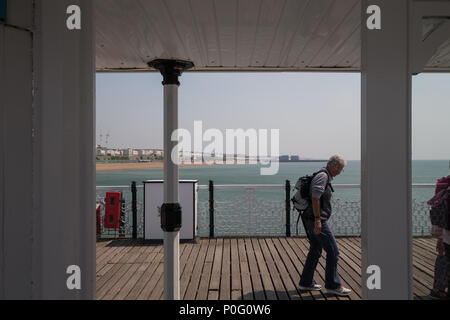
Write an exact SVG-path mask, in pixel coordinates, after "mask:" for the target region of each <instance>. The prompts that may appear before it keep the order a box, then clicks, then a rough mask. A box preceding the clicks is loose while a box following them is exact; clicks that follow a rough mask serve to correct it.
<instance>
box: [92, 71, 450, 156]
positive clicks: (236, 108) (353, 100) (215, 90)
mask: <svg viewBox="0 0 450 320" xmlns="http://www.w3.org/2000/svg"><path fill="white" fill-rule="evenodd" d="M161 81H162V77H161V75H159V74H156V73H133V74H97V143H100V144H102V145H105V143H106V134H108V133H109V135H110V137H109V140H108V147H118V148H124V147H131V148H162V145H163V126H162V121H163V87H162V85H161ZM180 82H181V86H180V88H179V126H180V128H186V129H188V130H191V132H192V130H193V124H194V121H195V120H202V121H203V130H206V129H208V128H217V129H220V130H221V131H222V132H223V133H224V136H225V129H238V128H242V129H249V128H254V129H280V154H293V155H299V156H300V157H311V158H327V157H329V156H330V155H331V154H334V153H339V154H342V155H343V156H344V157H345V158H346V159H349V160H359V159H360V152H361V147H360V141H361V139H360V129H361V126H360V122H361V120H360V117H361V112H360V75H359V73H185V74H183V76H182V77H181V78H180ZM412 107H413V159H450V74H422V75H419V76H415V77H413V105H412ZM100 134H102V135H103V137H102V139H100ZM205 145H206V144H205Z"/></svg>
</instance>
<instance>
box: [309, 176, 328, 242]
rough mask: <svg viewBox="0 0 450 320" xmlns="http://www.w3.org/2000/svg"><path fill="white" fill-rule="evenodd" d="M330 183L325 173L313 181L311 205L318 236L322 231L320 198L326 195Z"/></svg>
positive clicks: (315, 232)
mask: <svg viewBox="0 0 450 320" xmlns="http://www.w3.org/2000/svg"><path fill="white" fill-rule="evenodd" d="M327 182H328V176H327V174H326V173H325V172H321V173H319V174H317V175H316V176H315V177H314V179H313V180H312V181H311V203H312V209H313V213H314V234H315V235H318V234H319V233H320V232H321V230H322V222H321V221H320V197H321V196H322V194H323V193H324V191H325V189H326V187H327Z"/></svg>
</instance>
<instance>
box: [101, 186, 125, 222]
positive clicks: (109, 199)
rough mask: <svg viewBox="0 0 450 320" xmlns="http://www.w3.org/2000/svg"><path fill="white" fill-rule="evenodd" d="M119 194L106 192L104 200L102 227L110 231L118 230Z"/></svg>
mask: <svg viewBox="0 0 450 320" xmlns="http://www.w3.org/2000/svg"><path fill="white" fill-rule="evenodd" d="M120 200H121V197H120V192H107V193H106V198H105V218H104V220H103V227H104V228H110V229H118V228H119V217H120Z"/></svg>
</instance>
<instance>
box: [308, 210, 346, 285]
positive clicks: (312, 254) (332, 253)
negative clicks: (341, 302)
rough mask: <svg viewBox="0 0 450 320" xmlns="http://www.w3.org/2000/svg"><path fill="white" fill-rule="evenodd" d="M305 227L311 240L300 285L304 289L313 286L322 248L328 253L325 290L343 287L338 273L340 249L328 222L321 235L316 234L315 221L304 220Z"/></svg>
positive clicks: (323, 222)
mask: <svg viewBox="0 0 450 320" xmlns="http://www.w3.org/2000/svg"><path fill="white" fill-rule="evenodd" d="M304 225H305V228H306V232H307V234H308V239H309V252H308V256H307V257H306V262H305V267H304V268H303V273H302V276H301V277H300V285H301V286H304V287H308V286H311V285H312V284H313V283H314V281H313V277H314V271H315V270H316V266H317V263H318V262H319V258H320V257H321V255H322V248H323V249H324V250H325V252H326V253H327V258H326V267H325V288H327V289H337V288H339V287H340V286H341V281H340V279H339V274H338V271H337V267H338V259H339V249H338V247H337V244H336V240H335V239H334V236H333V233H332V232H331V230H330V228H329V227H328V224H327V222H326V221H322V230H321V232H320V234H318V235H315V234H314V220H306V219H305V220H304Z"/></svg>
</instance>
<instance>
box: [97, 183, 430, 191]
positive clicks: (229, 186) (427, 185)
mask: <svg viewBox="0 0 450 320" xmlns="http://www.w3.org/2000/svg"><path fill="white" fill-rule="evenodd" d="M434 186H435V184H434V183H413V184H412V187H413V188H430V187H434ZM360 187H361V185H360V184H333V188H337V189H354V188H355V189H356V188H360ZM136 188H137V189H143V188H144V185H136ZM198 188H199V189H206V190H207V189H208V188H209V185H207V184H200V185H198ZM214 188H217V189H239V188H246V189H252V188H261V189H264V188H267V189H270V188H278V189H284V188H285V185H284V184H215V185H214ZM96 189H97V190H111V189H130V190H131V186H96Z"/></svg>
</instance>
